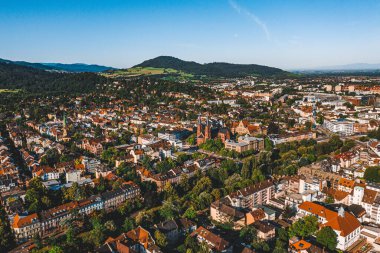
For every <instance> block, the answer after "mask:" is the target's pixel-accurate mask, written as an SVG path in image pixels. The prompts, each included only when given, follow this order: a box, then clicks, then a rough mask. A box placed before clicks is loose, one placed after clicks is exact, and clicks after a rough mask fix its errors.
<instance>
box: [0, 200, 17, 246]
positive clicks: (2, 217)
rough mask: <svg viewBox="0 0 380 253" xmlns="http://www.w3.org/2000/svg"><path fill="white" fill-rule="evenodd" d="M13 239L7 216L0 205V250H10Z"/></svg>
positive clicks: (13, 243)
mask: <svg viewBox="0 0 380 253" xmlns="http://www.w3.org/2000/svg"><path fill="white" fill-rule="evenodd" d="M14 239H15V238H14V235H13V232H12V229H11V226H10V224H9V220H8V218H7V214H6V212H5V210H4V207H3V206H2V205H1V203H0V249H4V250H5V251H7V250H10V249H12V247H13V246H14V245H15V242H14Z"/></svg>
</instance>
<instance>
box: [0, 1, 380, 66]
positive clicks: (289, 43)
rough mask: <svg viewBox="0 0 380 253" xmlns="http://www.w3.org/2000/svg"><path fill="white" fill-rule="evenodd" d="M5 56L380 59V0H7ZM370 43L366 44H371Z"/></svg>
mask: <svg viewBox="0 0 380 253" xmlns="http://www.w3.org/2000/svg"><path fill="white" fill-rule="evenodd" d="M1 6H2V7H1V9H0V19H1V22H0V31H1V32H2V40H0V58H4V59H9V60H22V61H30V62H60V63H77V62H83V63H88V64H99V65H107V66H112V67H119V68H126V67H131V66H133V65H136V64H138V63H141V62H142V61H144V60H147V59H151V58H154V57H157V56H160V55H170V56H174V57H177V58H180V59H183V60H188V61H196V62H199V63H209V62H215V61H218V62H230V63H243V64H261V65H267V66H273V67H279V68H283V69H297V68H300V69H301V68H314V67H321V66H334V65H345V64H353V63H359V62H360V63H361V62H363V63H369V64H371V63H372V64H378V63H380V47H379V45H380V26H379V24H380V1H378V0H368V1H365V3H363V1H358V0H347V1H340V0H320V1H302V0H294V1H281V0H272V1H252V0H219V1H217V0H212V1H201V0H195V1H191V2H190V1H174V0H166V1H160V2H159V3H157V2H156V1H153V0H144V1H137V2H132V1H119V0H110V1H100V0H94V1H89V0H83V1H73V0H66V1H47V0H39V1H33V2H31V1H22V0H15V1H1ZM364 45H365V46H364Z"/></svg>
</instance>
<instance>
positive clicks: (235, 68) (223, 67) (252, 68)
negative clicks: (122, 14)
mask: <svg viewBox="0 0 380 253" xmlns="http://www.w3.org/2000/svg"><path fill="white" fill-rule="evenodd" d="M133 67H134V68H135V67H153V68H165V69H176V70H180V71H184V72H187V73H190V74H194V75H206V76H214V77H244V76H251V75H256V76H285V75H287V74H289V73H288V72H286V71H284V70H282V69H279V68H273V67H268V66H263V65H257V64H232V63H225V62H213V63H206V64H200V63H197V62H194V61H184V60H181V59H178V58H175V57H172V56H159V57H156V58H153V59H150V60H146V61H144V62H142V63H140V64H138V65H135V66H133Z"/></svg>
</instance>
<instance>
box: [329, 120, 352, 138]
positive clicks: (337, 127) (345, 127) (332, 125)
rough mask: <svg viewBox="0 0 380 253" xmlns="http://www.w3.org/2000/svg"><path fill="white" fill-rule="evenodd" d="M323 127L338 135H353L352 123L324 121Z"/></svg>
mask: <svg viewBox="0 0 380 253" xmlns="http://www.w3.org/2000/svg"><path fill="white" fill-rule="evenodd" d="M323 126H324V127H325V128H326V129H328V130H329V131H331V132H333V133H336V134H340V135H352V134H354V123H353V122H350V121H346V120H325V121H324V122H323Z"/></svg>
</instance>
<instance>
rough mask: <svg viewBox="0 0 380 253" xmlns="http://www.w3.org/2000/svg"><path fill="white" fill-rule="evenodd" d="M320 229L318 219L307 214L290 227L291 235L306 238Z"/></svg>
mask: <svg viewBox="0 0 380 253" xmlns="http://www.w3.org/2000/svg"><path fill="white" fill-rule="evenodd" d="M317 230H318V219H317V217H315V216H311V215H309V216H305V217H304V218H301V219H299V220H297V221H296V222H294V223H293V224H292V226H291V227H290V228H289V235H290V237H292V236H300V237H302V238H305V237H307V236H310V235H313V234H314V233H315V232H316V231H317Z"/></svg>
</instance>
